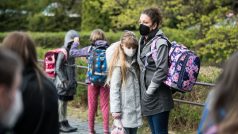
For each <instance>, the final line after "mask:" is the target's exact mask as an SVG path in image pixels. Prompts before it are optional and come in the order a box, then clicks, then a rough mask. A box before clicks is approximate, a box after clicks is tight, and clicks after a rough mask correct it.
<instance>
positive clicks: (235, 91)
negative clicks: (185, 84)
mask: <svg viewBox="0 0 238 134" xmlns="http://www.w3.org/2000/svg"><path fill="white" fill-rule="evenodd" d="M237 58H238V52H236V53H234V54H233V55H232V56H231V57H230V59H229V60H228V61H227V62H226V64H225V67H224V68H223V71H222V73H221V75H220V76H219V78H218V81H217V82H216V85H215V87H214V89H213V90H212V91H211V92H210V93H209V95H208V98H207V101H206V106H205V108H204V111H203V116H202V119H201V122H200V125H199V128H198V134H237V133H238V112H237V111H238V107H237V106H238V97H237V96H238V83H237V79H238V60H237Z"/></svg>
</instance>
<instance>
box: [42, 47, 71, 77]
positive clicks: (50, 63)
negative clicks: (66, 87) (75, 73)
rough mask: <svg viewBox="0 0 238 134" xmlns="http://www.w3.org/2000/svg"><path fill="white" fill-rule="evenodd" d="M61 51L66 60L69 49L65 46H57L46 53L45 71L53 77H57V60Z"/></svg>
mask: <svg viewBox="0 0 238 134" xmlns="http://www.w3.org/2000/svg"><path fill="white" fill-rule="evenodd" d="M60 52H62V53H63V54H64V60H66V59H67V51H66V49H64V48H57V49H54V50H49V51H47V52H46V53H45V57H44V71H45V72H46V74H47V76H48V77H49V78H51V79H55V76H56V72H55V68H56V61H57V56H58V54H59V53H60Z"/></svg>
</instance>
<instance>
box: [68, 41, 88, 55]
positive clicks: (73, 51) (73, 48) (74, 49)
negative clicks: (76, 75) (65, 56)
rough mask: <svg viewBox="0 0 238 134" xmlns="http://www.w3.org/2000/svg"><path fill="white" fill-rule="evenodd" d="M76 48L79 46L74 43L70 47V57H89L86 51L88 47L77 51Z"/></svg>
mask: <svg viewBox="0 0 238 134" xmlns="http://www.w3.org/2000/svg"><path fill="white" fill-rule="evenodd" d="M78 46H79V43H77V42H74V43H73V45H72V47H71V48H70V50H69V55H70V56H72V57H87V56H88V55H89V52H88V50H89V49H90V46H88V47H84V48H81V49H77V48H78Z"/></svg>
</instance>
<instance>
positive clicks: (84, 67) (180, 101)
mask: <svg viewBox="0 0 238 134" xmlns="http://www.w3.org/2000/svg"><path fill="white" fill-rule="evenodd" d="M38 61H39V62H41V63H43V60H38ZM71 66H72V65H71ZM73 66H75V67H76V68H82V69H88V67H87V66H81V65H76V64H75V65H73ZM77 83H78V84H80V85H84V86H87V84H86V83H85V82H82V81H77ZM195 85H198V86H208V87H213V86H214V85H215V84H212V83H206V82H196V83H195ZM173 100H174V101H175V102H178V103H184V104H190V105H194V106H200V107H203V106H204V104H202V103H197V102H192V101H187V100H180V99H173Z"/></svg>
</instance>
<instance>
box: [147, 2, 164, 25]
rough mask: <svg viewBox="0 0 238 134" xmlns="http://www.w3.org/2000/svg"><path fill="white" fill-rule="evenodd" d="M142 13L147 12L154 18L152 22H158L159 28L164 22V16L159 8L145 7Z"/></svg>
mask: <svg viewBox="0 0 238 134" xmlns="http://www.w3.org/2000/svg"><path fill="white" fill-rule="evenodd" d="M142 14H146V15H147V16H149V17H150V19H151V20H152V23H153V24H157V28H158V27H160V25H161V24H162V20H163V17H162V13H161V11H160V9H159V8H154V7H153V8H148V9H145V10H144V11H143V12H142Z"/></svg>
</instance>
